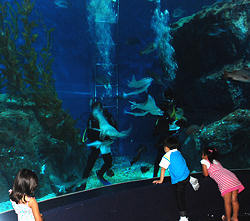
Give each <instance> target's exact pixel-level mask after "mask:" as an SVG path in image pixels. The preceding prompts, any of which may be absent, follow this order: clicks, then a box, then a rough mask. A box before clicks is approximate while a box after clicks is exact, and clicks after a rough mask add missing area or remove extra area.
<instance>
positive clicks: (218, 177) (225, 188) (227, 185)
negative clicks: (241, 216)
mask: <svg viewBox="0 0 250 221" xmlns="http://www.w3.org/2000/svg"><path fill="white" fill-rule="evenodd" d="M217 154H218V151H217V149H216V148H212V147H207V148H205V149H204V150H203V151H202V160H201V164H202V171H203V175H204V176H210V177H211V178H212V179H213V180H214V181H215V182H216V183H217V184H218V187H219V190H220V192H221V196H222V197H223V199H224V206H225V215H223V216H222V220H224V221H230V220H232V221H238V213H239V202H238V193H240V192H241V191H242V190H244V186H243V185H242V184H241V182H240V181H239V180H238V178H237V177H236V176H235V174H234V173H232V172H231V171H229V170H227V169H225V168H224V167H223V166H222V165H221V164H220V162H219V161H218V160H217V159H216V158H217ZM232 207H233V216H232V218H231V212H232Z"/></svg>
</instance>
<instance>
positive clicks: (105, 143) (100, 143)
mask: <svg viewBox="0 0 250 221" xmlns="http://www.w3.org/2000/svg"><path fill="white" fill-rule="evenodd" d="M112 143H114V141H113V140H108V141H99V140H96V141H94V142H92V143H89V144H86V146H87V147H96V148H100V147H101V146H110V145H111V144H112Z"/></svg>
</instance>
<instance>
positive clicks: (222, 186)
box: [201, 159, 245, 196]
mask: <svg viewBox="0 0 250 221" xmlns="http://www.w3.org/2000/svg"><path fill="white" fill-rule="evenodd" d="M201 164H204V165H206V167H207V170H208V175H209V176H210V177H211V178H212V179H213V180H214V181H215V182H216V183H217V184H218V187H219V190H220V192H221V196H224V195H225V194H226V193H229V192H232V191H234V190H238V193H240V192H241V191H242V190H244V189H245V187H244V186H243V185H242V183H241V182H240V181H239V179H238V178H237V177H236V176H235V174H234V173H232V172H231V171H230V170H227V169H225V168H224V167H223V166H222V165H221V164H220V162H219V161H217V160H213V163H210V162H209V161H208V160H205V159H203V160H201Z"/></svg>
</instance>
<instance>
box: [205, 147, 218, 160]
mask: <svg viewBox="0 0 250 221" xmlns="http://www.w3.org/2000/svg"><path fill="white" fill-rule="evenodd" d="M203 153H204V154H205V155H207V157H208V160H209V161H210V162H211V163H212V162H213V160H216V159H217V157H218V150H217V149H216V148H214V147H206V148H205V149H204V150H203Z"/></svg>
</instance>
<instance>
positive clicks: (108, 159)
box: [82, 110, 117, 178]
mask: <svg viewBox="0 0 250 221" xmlns="http://www.w3.org/2000/svg"><path fill="white" fill-rule="evenodd" d="M103 115H104V117H105V118H106V120H107V121H108V122H109V124H110V125H111V126H113V127H115V128H117V126H116V123H115V121H114V120H113V118H112V115H111V114H110V113H109V112H108V111H107V110H103ZM92 128H96V129H100V127H99V122H98V120H97V119H96V118H94V117H93V115H92V114H91V116H90V117H89V119H88V125H87V131H86V133H87V138H88V140H89V141H90V142H94V141H97V140H99V141H107V140H111V139H110V138H109V137H107V136H106V137H100V132H99V131H97V130H93V129H92ZM100 153H101V151H100V149H99V148H95V147H91V153H90V155H89V156H88V161H87V165H86V167H85V170H84V171H83V175H82V177H83V178H88V177H89V175H90V172H91V170H92V169H93V167H94V165H95V162H96V160H97V158H98V156H99V154H100ZM102 157H103V160H104V164H103V166H102V168H101V169H100V170H98V176H100V177H103V175H104V174H105V172H106V171H108V170H109V169H111V167H112V155H111V153H105V154H102Z"/></svg>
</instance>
